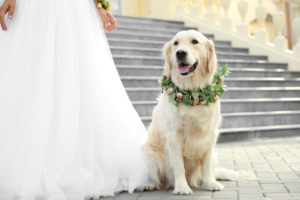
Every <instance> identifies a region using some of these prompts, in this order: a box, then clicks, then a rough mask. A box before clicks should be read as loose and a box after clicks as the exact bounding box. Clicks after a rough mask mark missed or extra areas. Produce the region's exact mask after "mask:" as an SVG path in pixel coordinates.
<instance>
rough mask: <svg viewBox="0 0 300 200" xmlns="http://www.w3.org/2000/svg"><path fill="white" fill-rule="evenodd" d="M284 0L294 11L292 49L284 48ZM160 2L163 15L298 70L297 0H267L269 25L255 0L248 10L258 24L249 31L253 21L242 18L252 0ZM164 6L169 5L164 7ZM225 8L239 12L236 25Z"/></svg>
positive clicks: (155, 13)
mask: <svg viewBox="0 0 300 200" xmlns="http://www.w3.org/2000/svg"><path fill="white" fill-rule="evenodd" d="M151 1H152V4H154V5H160V4H161V3H158V0H151ZM286 1H287V2H289V4H290V6H291V7H292V8H293V10H294V12H295V13H296V17H295V19H293V20H292V25H291V29H292V31H293V33H294V36H295V37H296V38H297V42H296V44H294V46H293V47H292V49H288V48H287V38H286V37H285V36H284V35H283V30H284V28H285V26H286V19H285V16H286V15H285V12H284V11H283V9H282V8H284V3H285V2H286ZM159 2H161V1H159ZM163 2H164V4H165V5H164V6H160V7H161V8H164V12H163V14H164V16H165V18H166V16H168V17H167V18H169V19H174V20H181V21H184V22H185V23H186V24H187V25H191V26H196V27H198V29H199V30H200V31H201V32H203V33H213V34H214V35H215V37H216V39H229V40H231V41H232V44H233V45H234V46H247V47H249V49H250V52H251V53H260V54H266V55H268V57H269V60H270V61H271V62H272V61H273V62H287V63H288V69H289V70H291V71H300V0H273V1H269V3H271V4H272V6H273V8H274V9H273V11H271V12H272V13H268V16H271V18H272V28H268V24H266V23H267V22H266V19H267V12H266V10H267V8H266V6H264V5H263V4H262V0H258V1H257V3H256V8H255V9H252V12H253V11H254V12H255V13H250V14H252V15H253V19H254V21H255V23H256V24H258V25H259V27H257V29H258V30H256V31H255V33H253V34H250V32H249V29H250V28H251V26H253V20H252V21H249V20H248V21H247V20H245V17H246V16H247V15H249V12H250V10H249V9H248V4H249V3H252V6H253V1H252V2H251V1H250V0H235V1H234V3H233V2H232V1H231V0H180V1H178V0H164V1H163ZM156 3H158V4H156ZM264 3H265V2H264ZM170 5H172V6H170ZM168 6H169V7H170V8H169V9H166V8H168ZM233 6H234V8H232V7H233ZM156 7H157V6H156ZM172 7H173V8H172ZM153 8H154V9H153ZM229 10H230V11H235V12H236V11H237V10H238V12H239V15H240V16H238V17H240V18H241V20H240V21H239V22H238V24H237V23H236V22H237V20H235V19H234V16H232V12H229ZM268 12H270V10H269V11H268ZM149 13H150V16H152V17H158V18H159V16H158V13H162V12H161V10H158V9H156V8H155V7H152V10H151V8H150V10H149ZM220 13H221V14H220ZM232 22H235V23H232ZM269 36H272V37H269Z"/></svg>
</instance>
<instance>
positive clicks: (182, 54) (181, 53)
mask: <svg viewBox="0 0 300 200" xmlns="http://www.w3.org/2000/svg"><path fill="white" fill-rule="evenodd" d="M186 55H187V52H186V51H183V50H179V51H177V52H176V57H177V58H178V59H180V60H181V59H184V58H185V57H186Z"/></svg>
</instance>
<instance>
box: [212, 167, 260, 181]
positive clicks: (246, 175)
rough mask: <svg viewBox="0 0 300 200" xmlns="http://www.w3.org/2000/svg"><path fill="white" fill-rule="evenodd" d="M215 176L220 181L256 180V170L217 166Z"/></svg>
mask: <svg viewBox="0 0 300 200" xmlns="http://www.w3.org/2000/svg"><path fill="white" fill-rule="evenodd" d="M215 178H216V179H217V180H220V181H236V180H238V179H246V180H256V176H255V173H254V172H251V171H238V172H237V171H233V170H229V169H225V168H217V169H216V172H215Z"/></svg>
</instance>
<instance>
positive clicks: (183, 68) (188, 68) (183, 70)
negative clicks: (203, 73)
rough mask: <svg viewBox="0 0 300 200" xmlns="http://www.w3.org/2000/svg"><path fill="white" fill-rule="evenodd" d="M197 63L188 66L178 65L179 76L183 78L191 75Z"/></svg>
mask: <svg viewBox="0 0 300 200" xmlns="http://www.w3.org/2000/svg"><path fill="white" fill-rule="evenodd" d="M197 65H198V62H195V63H194V64H193V65H189V64H186V63H180V64H179V65H178V71H179V73H180V74H181V75H183V76H185V75H188V74H190V73H192V72H193V71H195V69H196V68H197Z"/></svg>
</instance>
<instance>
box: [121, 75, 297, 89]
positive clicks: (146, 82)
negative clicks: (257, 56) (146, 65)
mask: <svg viewBox="0 0 300 200" xmlns="http://www.w3.org/2000/svg"><path fill="white" fill-rule="evenodd" d="M160 78H161V77H160V76H153V77H152V76H151V77H148V76H122V77H121V79H122V82H123V84H124V86H125V87H158V86H159V84H158V80H159V79H160ZM225 85H227V86H228V87H293V86H294V87H295V86H299V87H300V78H226V80H225Z"/></svg>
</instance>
